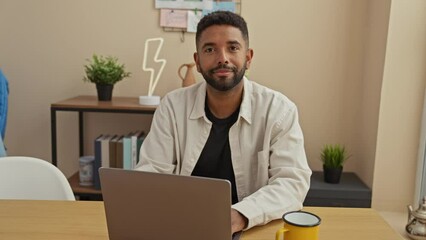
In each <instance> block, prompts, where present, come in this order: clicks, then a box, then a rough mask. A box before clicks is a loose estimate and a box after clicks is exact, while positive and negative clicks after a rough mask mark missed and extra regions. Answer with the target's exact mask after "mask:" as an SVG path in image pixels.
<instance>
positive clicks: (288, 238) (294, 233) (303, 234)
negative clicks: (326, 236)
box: [275, 211, 321, 240]
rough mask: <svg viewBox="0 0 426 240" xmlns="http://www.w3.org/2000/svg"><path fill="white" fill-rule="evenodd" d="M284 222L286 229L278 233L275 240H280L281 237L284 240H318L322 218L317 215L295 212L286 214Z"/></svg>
mask: <svg viewBox="0 0 426 240" xmlns="http://www.w3.org/2000/svg"><path fill="white" fill-rule="evenodd" d="M283 220H284V227H282V228H280V229H279V230H278V231H277V233H276V235H275V240H280V237H281V235H283V239H284V240H318V230H319V225H320V223H321V218H319V217H318V216H317V215H315V214H313V213H310V212H305V211H294V212H288V213H285V214H284V215H283Z"/></svg>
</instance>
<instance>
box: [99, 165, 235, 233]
mask: <svg viewBox="0 0 426 240" xmlns="http://www.w3.org/2000/svg"><path fill="white" fill-rule="evenodd" d="M99 175H100V180H101V187H102V196H103V200H104V206H105V213H106V219H107V226H108V233H109V238H110V239H111V240H118V239H120V240H121V239H147V240H155V239H161V240H164V239H185V240H200V239H204V240H218V239H231V238H232V237H231V186H230V183H229V181H227V180H222V179H212V178H201V177H192V176H191V177H190V176H179V175H172V174H160V173H151V172H142V171H136V170H124V169H117V168H100V169H99Z"/></svg>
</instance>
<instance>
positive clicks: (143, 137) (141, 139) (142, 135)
mask: <svg viewBox="0 0 426 240" xmlns="http://www.w3.org/2000/svg"><path fill="white" fill-rule="evenodd" d="M145 136H146V135H145V133H144V132H142V134H141V135H140V136H139V138H138V143H137V159H136V164H137V163H139V159H140V155H141V147H142V143H143V141H144V140H145Z"/></svg>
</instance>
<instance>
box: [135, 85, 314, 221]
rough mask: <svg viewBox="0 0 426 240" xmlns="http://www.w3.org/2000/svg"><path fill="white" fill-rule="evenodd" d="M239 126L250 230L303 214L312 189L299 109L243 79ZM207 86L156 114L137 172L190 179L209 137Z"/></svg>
mask: <svg viewBox="0 0 426 240" xmlns="http://www.w3.org/2000/svg"><path fill="white" fill-rule="evenodd" d="M243 81H244V93H243V100H242V103H241V106H240V113H239V116H238V119H237V121H236V122H235V124H234V125H233V126H232V127H231V129H230V130H229V144H230V148H231V156H232V166H233V168H234V175H235V182H236V186H237V193H238V199H239V202H238V203H236V204H234V205H233V206H232V208H234V209H236V210H237V211H239V212H240V213H241V214H243V215H244V216H245V217H247V219H248V220H249V221H248V226H247V229H248V228H251V227H253V226H255V225H259V224H266V223H268V222H269V221H271V220H274V219H278V218H281V217H282V215H283V214H284V213H285V212H288V211H293V210H299V209H301V208H302V203H303V200H304V198H305V196H306V193H307V191H308V189H309V182H310V175H311V170H310V168H309V166H308V163H307V160H306V155H305V150H304V143H303V134H302V130H301V128H300V125H299V122H298V114H297V109H296V106H295V104H294V103H293V102H291V101H290V100H289V99H288V98H287V97H285V96H284V95H283V94H281V93H279V92H276V91H273V90H271V89H268V88H266V87H263V86H261V85H259V84H257V83H255V82H252V81H249V80H247V79H246V78H244V80H243ZM205 99H206V82H204V81H203V82H201V83H198V84H196V85H193V86H190V87H187V88H181V89H177V90H174V91H172V92H170V93H168V94H167V95H166V96H165V97H164V98H163V99H162V100H161V104H160V106H159V107H158V108H157V110H156V112H155V114H154V118H153V122H152V125H151V130H150V132H149V133H148V135H147V136H146V138H145V140H144V143H143V145H142V149H141V153H140V162H139V163H138V165H137V166H136V169H138V170H143V171H152V172H161V173H173V174H180V175H188V176H189V175H191V173H192V170H193V169H194V167H195V164H196V162H197V160H198V158H199V156H200V154H201V151H202V150H203V148H204V145H205V143H206V141H207V138H208V136H209V134H210V129H211V127H212V123H211V122H210V121H209V120H208V119H207V117H206V114H205V112H204V105H205Z"/></svg>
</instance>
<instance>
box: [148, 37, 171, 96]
mask: <svg viewBox="0 0 426 240" xmlns="http://www.w3.org/2000/svg"><path fill="white" fill-rule="evenodd" d="M154 41H159V45H158V48H157V51H156V52H155V55H154V62H156V63H162V65H161V67H160V69H159V71H158V74H157V76H156V77H155V80H154V75H155V69H153V68H149V67H147V66H146V62H147V61H146V58H147V55H148V54H147V53H148V44H149V43H150V42H154ZM163 42H164V39H163V38H149V39H147V40H146V41H145V52H144V55H143V63H142V70H144V71H148V72H151V76H150V79H149V88H148V96H152V94H153V93H154V90H155V87H156V86H157V83H158V80H159V79H160V76H161V74H162V73H163V69H164V67H165V66H166V63H167V61H166V60H165V59H158V54H159V53H160V50H161V48H162V47H163Z"/></svg>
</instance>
